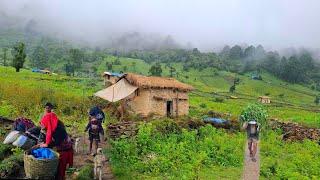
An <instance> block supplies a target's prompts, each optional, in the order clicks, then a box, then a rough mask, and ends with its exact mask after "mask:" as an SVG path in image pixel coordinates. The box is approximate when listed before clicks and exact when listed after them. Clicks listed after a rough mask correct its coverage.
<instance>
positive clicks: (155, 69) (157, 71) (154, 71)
mask: <svg viewBox="0 0 320 180" xmlns="http://www.w3.org/2000/svg"><path fill="white" fill-rule="evenodd" d="M149 74H151V75H152V76H161V74H162V68H161V64H160V63H156V64H154V65H152V66H151V68H150V69H149Z"/></svg>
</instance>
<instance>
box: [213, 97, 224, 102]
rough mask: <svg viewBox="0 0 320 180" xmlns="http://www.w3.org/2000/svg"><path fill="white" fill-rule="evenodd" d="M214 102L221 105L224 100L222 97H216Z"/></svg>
mask: <svg viewBox="0 0 320 180" xmlns="http://www.w3.org/2000/svg"><path fill="white" fill-rule="evenodd" d="M214 101H215V102H220V103H222V102H224V98H222V97H216V98H215V99H214Z"/></svg>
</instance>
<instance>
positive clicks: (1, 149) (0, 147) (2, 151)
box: [0, 143, 11, 161]
mask: <svg viewBox="0 0 320 180" xmlns="http://www.w3.org/2000/svg"><path fill="white" fill-rule="evenodd" d="M10 149H11V146H10V145H7V144H2V143H1V144H0V161H1V160H3V159H4V158H5V157H6V156H7V155H9V154H10V152H11V151H10Z"/></svg>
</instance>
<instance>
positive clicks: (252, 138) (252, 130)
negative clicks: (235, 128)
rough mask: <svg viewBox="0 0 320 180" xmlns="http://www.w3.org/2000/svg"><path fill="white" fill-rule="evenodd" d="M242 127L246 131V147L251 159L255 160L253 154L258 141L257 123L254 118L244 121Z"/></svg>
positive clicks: (255, 151)
mask: <svg viewBox="0 0 320 180" xmlns="http://www.w3.org/2000/svg"><path fill="white" fill-rule="evenodd" d="M242 128H243V129H245V130H246V131H247V139H248V149H249V152H250V157H251V158H252V161H254V162H255V161H256V159H255V155H256V153H257V145H258V141H259V125H258V123H257V121H256V120H252V121H249V122H245V123H244V124H243V127H242Z"/></svg>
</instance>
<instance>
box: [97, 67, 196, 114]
mask: <svg viewBox="0 0 320 180" xmlns="http://www.w3.org/2000/svg"><path fill="white" fill-rule="evenodd" d="M104 77H105V78H108V77H106V76H104ZM110 78H111V76H110ZM192 90H193V87H192V86H190V85H187V84H184V83H181V82H179V81H177V80H176V79H173V78H164V77H147V76H142V75H138V74H132V73H129V74H124V75H122V76H121V77H120V78H119V79H118V81H117V82H116V83H115V84H113V85H112V86H109V87H108V88H106V89H104V90H101V91H99V92H97V93H96V94H95V95H96V96H98V97H101V98H103V99H106V100H108V101H111V102H116V101H119V100H122V102H125V104H126V107H128V109H127V110H129V111H131V112H133V113H135V114H139V115H141V116H143V117H146V116H148V115H150V114H153V115H157V116H169V117H177V116H182V115H187V114H188V113H189V97H188V93H189V92H190V91H192Z"/></svg>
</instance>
